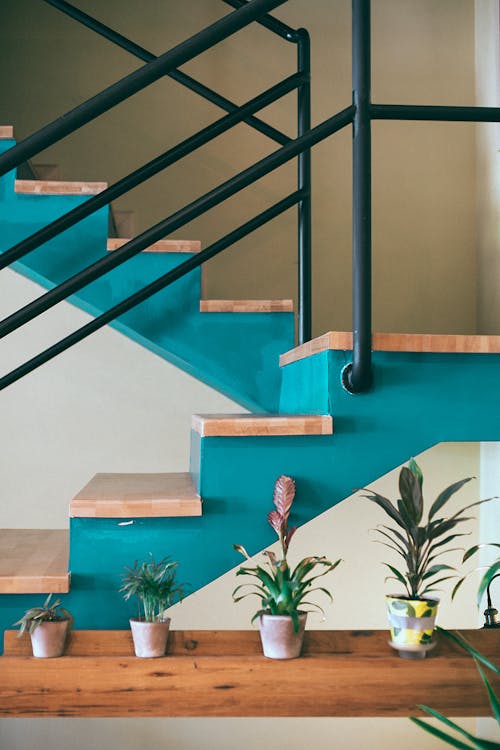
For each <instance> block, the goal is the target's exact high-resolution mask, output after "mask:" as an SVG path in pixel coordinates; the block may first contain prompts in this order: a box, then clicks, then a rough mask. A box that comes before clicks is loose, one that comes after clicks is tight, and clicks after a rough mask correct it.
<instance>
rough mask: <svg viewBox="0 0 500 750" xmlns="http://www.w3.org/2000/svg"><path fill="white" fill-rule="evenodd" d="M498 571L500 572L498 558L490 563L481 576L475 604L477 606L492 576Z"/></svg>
mask: <svg viewBox="0 0 500 750" xmlns="http://www.w3.org/2000/svg"><path fill="white" fill-rule="evenodd" d="M499 572H500V559H499V560H496V561H495V562H494V563H493V564H492V565H490V567H489V568H488V570H487V571H486V573H485V574H484V575H483V577H482V578H481V581H480V582H479V587H478V590H477V606H478V607H479V606H480V605H481V599H482V598H483V596H484V593H485V591H486V589H487V588H488V586H489V585H490V583H491V582H492V580H493V578H494V577H495V576H496V575H497V574H498V573H499Z"/></svg>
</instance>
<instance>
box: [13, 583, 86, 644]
mask: <svg viewBox="0 0 500 750" xmlns="http://www.w3.org/2000/svg"><path fill="white" fill-rule="evenodd" d="M51 598H52V594H49V595H48V597H47V598H46V600H45V602H44V603H43V605H42V606H41V607H31V608H30V609H27V610H26V612H25V613H24V615H23V616H22V617H21V619H20V620H18V621H17V622H15V623H14V625H19V633H18V637H20V636H22V635H23V633H26V632H28V633H29V634H30V637H31V647H32V649H33V656H36V657H37V658H53V657H56V656H62V655H63V653H64V648H65V645H66V639H67V636H68V632H69V629H70V627H71V625H72V623H73V618H72V616H71V614H70V613H69V612H68V610H67V609H65V608H64V607H62V606H61V602H60V601H59V599H57V600H56V601H55V602H53V603H51V601H50V600H51Z"/></svg>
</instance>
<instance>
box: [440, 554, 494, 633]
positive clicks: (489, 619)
mask: <svg viewBox="0 0 500 750" xmlns="http://www.w3.org/2000/svg"><path fill="white" fill-rule="evenodd" d="M488 547H496V548H500V544H499V543H498V542H487V543H485V544H475V545H474V546H473V547H470V548H469V549H468V550H467V551H466V552H465V554H464V557H463V560H462V562H466V561H467V560H468V559H469V558H470V557H472V556H473V555H475V554H476V552H478V551H479V550H480V549H486V548H488ZM499 577H500V557H497V559H496V560H493V562H492V563H491V564H490V565H489V566H488V568H487V570H486V571H485V572H484V573H483V575H482V577H481V580H480V582H479V587H478V590H477V606H478V607H480V606H481V601H482V598H483V596H484V594H485V593H486V609H485V610H484V616H485V624H484V627H485V628H500V616H499V614H498V610H497V609H496V608H495V607H493V604H492V601H491V594H490V585H491V584H492V583H493V580H494V579H495V578H499ZM466 578H467V576H463V578H461V579H460V580H459V581H458V583H457V584H456V586H455V588H454V589H453V592H452V595H451V598H452V599H453V598H454V596H455V594H456V593H457V591H458V589H459V588H460V586H461V585H462V583H463V582H464V581H465V579H466Z"/></svg>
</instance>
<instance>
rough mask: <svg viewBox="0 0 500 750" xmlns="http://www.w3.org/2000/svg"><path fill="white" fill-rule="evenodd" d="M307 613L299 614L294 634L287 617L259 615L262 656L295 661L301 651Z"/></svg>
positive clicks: (289, 618)
mask: <svg viewBox="0 0 500 750" xmlns="http://www.w3.org/2000/svg"><path fill="white" fill-rule="evenodd" d="M306 619H307V612H300V613H299V630H298V632H295V630H294V628H293V620H292V618H291V617H290V616H289V615H260V617H259V629H260V639H261V641H262V650H263V652H264V656H267V657H268V658H269V659H296V658H297V657H298V656H300V652H301V650H302V641H303V639H304V630H305V627H306Z"/></svg>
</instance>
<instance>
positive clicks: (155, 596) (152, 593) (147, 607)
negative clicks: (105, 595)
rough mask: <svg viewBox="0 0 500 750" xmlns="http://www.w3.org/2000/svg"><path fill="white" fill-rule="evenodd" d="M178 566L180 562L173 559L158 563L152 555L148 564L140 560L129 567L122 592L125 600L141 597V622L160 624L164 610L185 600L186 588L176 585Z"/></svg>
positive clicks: (139, 599) (123, 577) (139, 603)
mask: <svg viewBox="0 0 500 750" xmlns="http://www.w3.org/2000/svg"><path fill="white" fill-rule="evenodd" d="M177 567H178V563H177V562H174V561H172V560H170V558H169V557H164V558H163V559H162V560H160V562H158V563H157V562H156V561H155V559H154V557H153V556H152V555H151V559H150V560H149V561H148V562H142V563H139V562H138V560H136V561H135V563H134V565H133V567H131V568H128V567H126V568H125V571H126V573H125V574H124V575H123V576H122V580H123V585H122V587H121V588H120V592H121V593H122V594H123V598H124V599H125V601H128V600H129V599H130V598H131V597H133V596H135V597H137V600H138V610H139V619H143V620H144V621H145V622H160V621H161V620H163V618H164V611H165V610H166V609H168V607H171V606H172V604H174V603H175V602H176V601H180V600H182V598H183V596H184V586H183V585H179V584H177V583H176V575H177Z"/></svg>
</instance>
